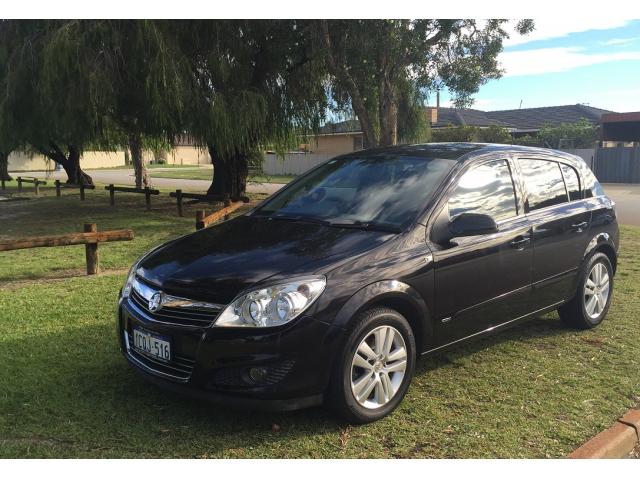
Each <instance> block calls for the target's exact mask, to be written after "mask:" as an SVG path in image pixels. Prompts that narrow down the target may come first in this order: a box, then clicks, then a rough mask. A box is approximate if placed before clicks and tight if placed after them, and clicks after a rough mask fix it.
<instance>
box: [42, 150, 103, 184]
mask: <svg viewBox="0 0 640 480" xmlns="http://www.w3.org/2000/svg"><path fill="white" fill-rule="evenodd" d="M50 147H51V148H50V150H47V149H44V148H40V152H42V154H43V155H45V156H47V157H49V158H50V159H51V160H53V161H54V162H56V163H58V164H60V165H62V168H64V171H65V172H66V174H67V183H72V184H76V185H80V184H82V185H93V179H92V178H91V177H90V176H89V175H87V174H86V173H85V172H84V171H83V170H82V168H80V149H79V148H78V147H77V146H75V145H69V146H68V148H69V153H68V154H67V155H65V154H64V152H63V151H62V150H60V147H58V145H56V144H55V143H53V142H51V144H50Z"/></svg>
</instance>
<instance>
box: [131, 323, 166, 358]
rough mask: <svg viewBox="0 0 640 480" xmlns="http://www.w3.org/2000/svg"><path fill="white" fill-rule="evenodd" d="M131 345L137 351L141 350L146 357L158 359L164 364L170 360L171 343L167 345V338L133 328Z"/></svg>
mask: <svg viewBox="0 0 640 480" xmlns="http://www.w3.org/2000/svg"><path fill="white" fill-rule="evenodd" d="M133 344H134V345H135V347H136V348H137V349H138V350H142V351H143V352H144V353H146V354H147V355H151V356H152V357H156V358H159V359H160V360H164V361H165V362H168V361H169V360H171V343H169V339H168V337H163V336H161V335H155V334H153V333H150V332H145V331H142V330H138V329H137V328H134V329H133Z"/></svg>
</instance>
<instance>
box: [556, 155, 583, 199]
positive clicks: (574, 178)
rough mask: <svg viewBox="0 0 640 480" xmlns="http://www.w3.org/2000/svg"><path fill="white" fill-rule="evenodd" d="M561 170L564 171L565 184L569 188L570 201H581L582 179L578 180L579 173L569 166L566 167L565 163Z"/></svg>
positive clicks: (561, 165)
mask: <svg viewBox="0 0 640 480" xmlns="http://www.w3.org/2000/svg"><path fill="white" fill-rule="evenodd" d="M560 170H562V176H563V177H564V183H565V185H566V186H567V192H569V200H579V199H580V198H581V197H582V195H581V194H580V179H579V178H578V172H576V171H575V170H574V169H573V168H572V167H570V166H569V165H565V164H563V163H561V164H560Z"/></svg>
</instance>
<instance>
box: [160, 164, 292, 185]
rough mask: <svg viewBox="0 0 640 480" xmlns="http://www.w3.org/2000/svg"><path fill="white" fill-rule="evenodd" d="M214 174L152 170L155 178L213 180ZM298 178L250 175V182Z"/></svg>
mask: <svg viewBox="0 0 640 480" xmlns="http://www.w3.org/2000/svg"><path fill="white" fill-rule="evenodd" d="M212 175H213V173H212V171H211V169H210V168H193V167H192V168H181V169H179V170H176V171H175V172H152V173H151V176H152V177H155V178H183V179H187V180H211V176H212ZM294 178H296V177H295V176H293V175H264V174H260V175H249V178H248V180H249V182H253V183H289V182H290V181H291V180H293V179H294Z"/></svg>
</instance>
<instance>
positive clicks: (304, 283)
mask: <svg viewBox="0 0 640 480" xmlns="http://www.w3.org/2000/svg"><path fill="white" fill-rule="evenodd" d="M326 284H327V280H326V279H325V278H324V277H317V278H306V279H300V280H297V281H291V282H288V283H281V284H279V285H271V286H268V287H265V288H261V289H259V290H254V291H252V292H248V293H245V294H242V295H240V296H239V297H237V298H236V299H235V300H234V301H233V302H231V304H229V306H227V308H225V310H224V311H223V312H222V314H220V316H219V317H218V319H217V320H216V322H215V324H214V326H216V327H275V326H277V325H283V324H285V323H287V322H290V321H291V320H293V319H294V318H296V317H297V316H298V315H300V314H301V313H302V312H304V311H305V310H306V309H307V308H309V306H310V305H311V304H312V303H313V302H314V300H315V299H316V298H318V297H319V296H320V294H321V293H322V291H323V290H324V287H325V285H326Z"/></svg>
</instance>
